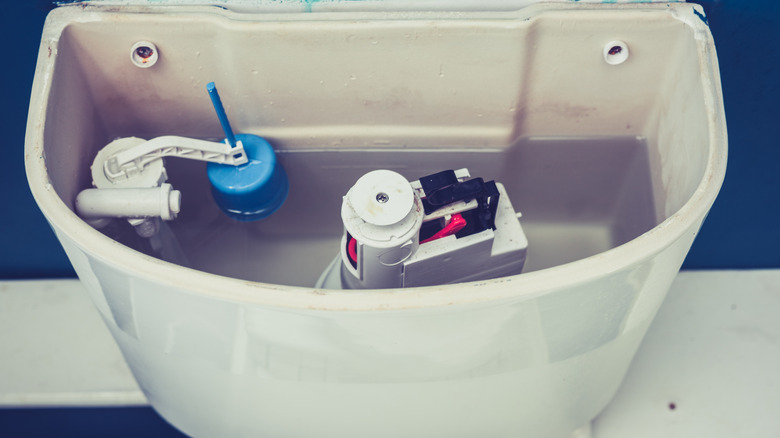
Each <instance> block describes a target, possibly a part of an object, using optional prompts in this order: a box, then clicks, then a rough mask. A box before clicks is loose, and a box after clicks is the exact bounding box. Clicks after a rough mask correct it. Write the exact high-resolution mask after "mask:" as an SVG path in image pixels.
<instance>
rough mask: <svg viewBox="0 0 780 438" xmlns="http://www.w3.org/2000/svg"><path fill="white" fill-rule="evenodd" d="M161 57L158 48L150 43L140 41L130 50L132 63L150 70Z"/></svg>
mask: <svg viewBox="0 0 780 438" xmlns="http://www.w3.org/2000/svg"><path fill="white" fill-rule="evenodd" d="M159 57H160V54H159V51H158V50H157V46H155V45H154V43H151V42H149V41H138V42H137V43H135V44H133V47H132V48H131V49H130V61H132V62H133V64H135V66H136V67H140V68H149V67H151V66H153V65H154V64H156V63H157V59H158V58H159Z"/></svg>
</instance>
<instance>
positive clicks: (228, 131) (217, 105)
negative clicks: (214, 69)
mask: <svg viewBox="0 0 780 438" xmlns="http://www.w3.org/2000/svg"><path fill="white" fill-rule="evenodd" d="M206 89H207V90H208V91H209V97H211V103H212V104H213V105H214V110H215V111H216V112H217V117H218V118H219V124H220V125H222V130H223V131H225V138H227V141H228V144H229V145H230V147H231V148H234V147H236V136H235V135H233V129H232V128H231V127H230V122H229V121H228V118H227V114H225V107H223V106H222V100H221V99H220V98H219V92H218V91H217V86H216V85H214V83H213V82H209V83H208V85H206Z"/></svg>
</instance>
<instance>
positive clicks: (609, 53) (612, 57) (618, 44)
mask: <svg viewBox="0 0 780 438" xmlns="http://www.w3.org/2000/svg"><path fill="white" fill-rule="evenodd" d="M626 59H628V45H627V44H626V43H624V42H623V41H610V42H608V43H607V45H605V46H604V61H607V64H609V65H618V64H622V63H624V62H626Z"/></svg>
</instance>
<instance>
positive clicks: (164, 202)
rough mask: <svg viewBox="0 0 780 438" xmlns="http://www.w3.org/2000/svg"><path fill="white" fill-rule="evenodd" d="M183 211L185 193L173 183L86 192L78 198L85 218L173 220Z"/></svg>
mask: <svg viewBox="0 0 780 438" xmlns="http://www.w3.org/2000/svg"><path fill="white" fill-rule="evenodd" d="M180 210H181V192H179V191H178V190H173V189H172V186H171V185H170V184H163V185H162V186H160V187H152V188H143V189H86V190H83V191H82V192H81V193H79V194H78V196H77V197H76V213H77V214H78V215H79V216H81V217H82V218H83V219H99V218H109V217H129V218H141V217H160V218H162V219H163V220H166V221H169V220H173V219H175V218H176V215H177V214H178V213H179V211H180Z"/></svg>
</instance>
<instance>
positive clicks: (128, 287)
mask: <svg viewBox="0 0 780 438" xmlns="http://www.w3.org/2000/svg"><path fill="white" fill-rule="evenodd" d="M701 14H702V13H701V10H700V9H697V7H696V6H693V5H690V4H670V5H666V4H660V5H625V4H624V5H593V4H589V5H570V4H560V5H555V4H549V5H535V6H530V7H527V8H524V9H522V10H519V11H510V12H461V13H457V14H451V13H447V12H370V11H365V12H359V11H358V12H355V11H347V10H343V11H337V12H328V13H318V14H285V13H279V14H274V13H263V14H259V13H258V14H251V13H235V12H230V11H225V10H221V9H217V8H198V7H192V8H189V7H185V6H179V7H176V8H175V9H166V8H164V7H141V8H135V7H86V8H82V7H63V8H59V9H57V10H55V11H53V13H52V14H51V15H50V17H49V18H48V20H47V24H46V27H45V29H44V35H43V39H42V43H41V50H40V57H39V62H38V67H37V71H36V78H35V83H34V88H33V94H32V102H31V108H30V118H29V124H28V133H27V144H26V166H27V172H28V179H29V184H30V187H31V190H32V192H33V194H34V196H35V198H36V200H37V202H38V204H39V206H40V208H41V210H42V211H43V213H44V214H45V215H46V217H47V218H48V220H49V222H50V223H51V225H52V227H53V229H54V231H55V233H56V234H57V236H58V238H59V239H60V241H61V242H62V245H63V247H64V248H65V250H66V252H67V253H68V256H69V257H70V259H71V262H72V263H73V265H74V267H75V269H76V271H77V273H78V275H79V277H80V279H81V281H82V282H83V283H84V285H85V287H86V289H87V291H88V293H89V294H90V296H91V298H92V300H93V302H94V303H95V305H96V307H97V308H98V310H99V311H100V313H101V315H102V317H103V318H104V319H105V322H106V324H107V326H108V327H109V329H110V331H111V332H112V334H113V336H114V338H115V339H116V341H117V343H118V345H119V346H120V349H121V350H122V353H123V354H124V356H125V358H126V359H127V362H128V364H129V366H130V368H131V369H132V371H133V374H134V375H135V377H136V378H137V380H138V382H139V385H140V386H141V388H142V389H143V391H144V393H145V394H146V396H147V397H148V399H149V401H150V402H151V403H152V405H153V406H154V407H155V409H157V410H158V411H159V412H160V413H161V414H162V415H163V416H164V417H165V418H166V419H167V420H169V421H170V422H172V423H173V424H174V425H176V426H177V427H179V428H180V429H182V430H183V431H184V432H186V433H188V434H192V435H196V436H273V437H311V436H317V437H330V436H332V437H359V436H360V437H362V436H372V437H399V436H410V437H447V438H452V437H475V436H480V437H510V436H513V437H514V436H533V437H563V436H567V435H569V434H570V433H571V431H573V430H575V429H577V428H579V427H581V426H583V425H587V424H588V423H589V422H590V420H591V419H592V418H593V417H595V416H596V415H597V414H598V413H599V412H600V411H601V410H602V409H603V408H604V406H605V405H606V404H607V402H608V401H609V400H610V399H611V397H612V396H613V395H614V393H615V391H616V389H617V388H618V386H619V384H620V382H621V380H622V378H623V376H624V374H625V371H626V369H627V367H628V365H629V363H630V361H631V358H632V357H633V354H634V352H635V351H636V349H637V347H638V346H639V343H640V341H641V339H642V337H643V335H644V333H645V331H646V330H647V327H648V325H649V324H650V321H651V320H652V318H653V316H654V315H655V312H656V311H657V309H658V307H659V305H660V303H661V302H662V301H663V299H664V296H665V294H666V292H667V290H668V288H669V285H670V284H671V282H672V280H673V279H674V276H675V274H676V273H677V271H678V269H679V267H680V265H681V263H682V261H683V259H684V257H685V254H686V253H687V251H688V249H689V247H690V244H691V242H692V241H693V239H694V237H695V235H696V232H697V231H698V229H699V226H700V224H701V222H702V220H703V219H704V216H705V215H706V212H707V211H708V209H709V207H710V206H711V205H712V202H713V201H714V199H715V196H716V195H717V191H718V189H719V187H720V185H721V183H722V180H723V176H724V173H725V161H726V130H725V119H724V114H723V103H722V98H721V92H720V80H719V76H718V69H717V60H716V56H715V49H714V45H713V42H712V38H711V35H710V33H709V30H708V28H707V27H706V25H705V24H704V22H703V20H701V19H700V16H701ZM144 40H145V41H151V42H153V43H154V44H155V45H156V46H157V47H158V48H159V59H158V61H157V62H156V64H155V65H154V66H152V67H150V68H144V69H139V68H137V67H135V66H134V65H133V64H132V63H131V62H130V60H128V57H127V53H128V48H130V47H132V45H133V44H134V43H136V42H137V41H144ZM615 40H620V41H623V42H625V43H626V44H627V46H628V47H630V53H631V56H630V57H629V58H628V60H626V61H625V62H623V63H621V64H619V65H610V64H608V63H606V62H605V61H604V57H603V53H602V51H603V48H604V44H606V43H608V42H610V41H615ZM212 80H216V81H217V82H218V84H219V86H220V92H221V94H222V98H223V100H224V101H225V102H226V104H227V111H228V114H229V116H230V117H231V122H232V123H233V125H234V129H235V130H236V131H237V132H248V133H253V134H257V135H262V136H264V137H266V138H268V139H269V141H271V142H272V144H274V146H275V147H276V148H278V149H279V153H280V157H281V158H280V159H281V160H282V162H283V164H284V165H285V168H286V169H287V171H288V174H289V176H290V180H291V189H290V198H289V199H288V201H287V204H286V205H285V206H284V207H283V208H282V209H281V210H280V211H279V212H278V213H277V214H276V215H275V216H274V217H272V218H271V219H269V220H268V221H266V222H261V223H258V224H254V225H250V226H247V227H243V226H242V225H240V224H238V225H237V224H234V223H231V222H229V221H228V220H227V219H224V218H222V217H221V216H219V212H218V210H217V209H216V207H214V206H213V205H211V200H210V198H209V197H208V196H207V195H205V193H207V190H208V187H207V185H205V183H204V178H205V175H203V174H204V173H205V172H204V171H203V169H202V168H200V167H197V166H196V165H189V164H173V163H171V164H170V166H169V167H170V169H169V171H170V174H171V181H172V182H174V183H175V180H177V179H178V181H179V183H180V184H179V185H180V186H179V187H177V188H180V189H181V190H182V197H183V200H182V213H181V215H180V217H179V218H178V219H177V220H176V221H175V222H174V223H173V224H172V225H171V229H170V233H171V236H169V237H170V241H171V242H175V243H176V244H177V245H179V244H180V245H181V251H176V252H177V253H181V254H183V255H182V258H181V259H180V260H173V257H168V259H169V260H171V261H178V262H179V263H182V264H187V265H188V266H190V267H182V266H179V265H177V264H175V263H170V262H167V261H162V260H160V259H158V258H155V257H154V256H153V255H152V254H153V253H152V252H150V251H149V250H148V249H146V248H145V247H144V245H143V242H138V241H135V240H133V239H132V238H130V237H127V236H115V237H116V238H117V239H119V241H121V242H122V243H120V242H119V241H117V240H115V239H111V238H109V237H107V236H105V235H103V234H101V233H100V232H98V231H96V230H94V229H92V228H91V227H90V226H89V225H87V224H86V223H84V222H83V221H82V220H81V219H79V218H78V217H77V216H76V215H75V214H74V213H73V211H72V209H73V200H74V198H75V196H76V194H77V193H78V192H79V191H80V190H82V189H84V188H86V187H88V186H89V184H90V178H89V163H91V161H92V158H93V157H94V154H95V153H96V152H97V151H98V150H99V149H100V148H101V147H102V146H104V145H105V144H107V143H108V142H109V141H111V140H112V139H113V138H115V137H118V136H130V135H133V136H138V137H143V138H152V137H155V136H159V135H184V136H190V137H198V138H216V137H218V136H219V125H218V123H217V121H216V120H215V118H214V117H213V116H212V111H213V110H211V108H210V106H209V103H208V101H207V98H205V93H204V92H203V90H204V89H205V84H206V83H207V82H210V81H212ZM204 98H205V99H206V100H203V99H204ZM228 102H229V103H228ZM464 161H466V162H468V163H467V165H462V164H464V163H463V162H464ZM371 166H375V167H382V168H390V169H394V170H399V171H400V172H401V173H402V174H404V176H405V177H407V178H413V177H415V176H417V177H419V176H420V175H423V174H426V172H427V173H431V171H436V170H440V168H438V167H437V166H442V167H449V168H459V167H469V168H470V169H471V170H472V172H473V173H474V174H481V175H482V176H485V177H487V178H490V179H496V180H498V181H501V182H503V183H504V184H505V185H506V186H507V190H512V191H511V198H512V200H513V202H514V203H515V204H516V205H515V208H516V209H517V210H520V211H523V213H524V222H523V225H524V228H525V229H526V231H527V234H528V239H529V250H528V254H529V260H528V264H527V271H529V272H526V273H523V274H520V275H518V276H513V277H505V278H500V279H496V280H489V281H482V282H477V283H464V284H457V285H448V286H446V287H436V286H434V287H425V288H414V289H405V290H369V291H329V290H316V289H312V288H307V287H302V286H303V285H305V284H307V283H308V284H313V282H314V279H316V277H317V276H318V275H319V273H320V271H321V269H322V268H324V267H325V266H326V265H327V263H328V262H329V261H330V259H331V258H332V255H333V253H334V251H333V246H332V245H333V243H334V242H338V238H339V236H340V232H341V230H340V228H339V225H338V223H339V206H340V199H339V196H340V195H341V194H343V193H344V189H345V187H349V184H350V181H352V182H353V181H354V180H355V178H354V175H360V174H363V173H365V171H366V170H367V169H368V168H369V167H371ZM432 167H437V168H433V169H431V168H432ZM637 175H640V176H641V177H637ZM645 176H646V178H645ZM188 193H189V194H190V195H189V197H188ZM334 196H335V197H336V199H337V201H336V202H335V203H334V202H333V197H334ZM188 211H189V212H190V213H188ZM331 212H332V214H333V215H332V216H331ZM312 217H315V218H316V221H314V222H313V220H312ZM163 258H165V256H164V255H163ZM231 277H234V278H231ZM310 280H311V281H310Z"/></svg>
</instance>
